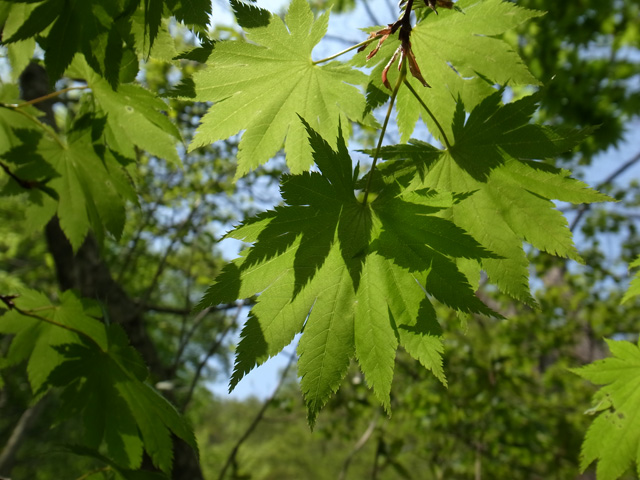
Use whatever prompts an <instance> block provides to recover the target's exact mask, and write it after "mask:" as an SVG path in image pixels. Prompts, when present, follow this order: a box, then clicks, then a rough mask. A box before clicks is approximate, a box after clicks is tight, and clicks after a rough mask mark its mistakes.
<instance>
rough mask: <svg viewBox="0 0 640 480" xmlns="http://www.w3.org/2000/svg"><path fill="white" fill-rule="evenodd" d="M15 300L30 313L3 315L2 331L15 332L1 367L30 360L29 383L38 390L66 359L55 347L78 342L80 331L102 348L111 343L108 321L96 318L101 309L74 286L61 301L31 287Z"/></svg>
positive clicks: (1, 318) (39, 391)
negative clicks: (105, 323)
mask: <svg viewBox="0 0 640 480" xmlns="http://www.w3.org/2000/svg"><path fill="white" fill-rule="evenodd" d="M13 302H14V303H15V305H16V306H17V307H18V308H19V309H20V310H21V311H22V312H26V314H23V313H20V312H19V311H17V310H10V311H8V312H6V313H4V315H2V316H1V317H0V333H3V334H13V335H15V336H14V338H13V339H12V341H11V345H10V347H9V350H8V352H7V355H6V357H5V358H3V359H1V360H0V367H2V368H4V367H7V366H11V365H15V364H18V363H21V362H23V361H25V360H28V363H27V374H28V377H29V383H30V385H31V389H32V390H33V392H34V393H36V394H37V393H41V392H42V390H43V387H44V386H46V385H45V382H46V379H47V377H48V376H49V374H50V373H51V371H53V370H54V369H55V368H56V367H57V366H58V365H60V364H61V363H62V361H63V357H62V356H61V355H60V354H59V353H58V352H57V351H56V350H55V349H54V348H53V347H55V346H58V345H63V344H67V343H71V342H77V341H79V337H78V335H79V334H80V335H83V336H85V337H87V338H90V339H91V340H92V341H93V342H95V343H96V344H97V345H99V346H101V347H102V348H106V347H107V335H106V331H105V328H104V325H103V324H102V323H101V322H99V321H97V320H95V318H93V317H94V316H95V315H96V313H99V312H100V309H99V308H96V306H95V305H92V304H89V303H87V301H86V300H85V299H81V298H79V297H78V296H77V295H76V294H75V293H74V292H72V291H71V290H67V291H66V292H64V293H62V295H61V296H60V304H59V305H54V304H52V303H51V302H50V301H49V299H48V298H47V297H46V296H45V295H43V294H42V293H40V292H36V291H34V290H28V289H23V290H20V291H19V292H18V297H17V298H16V299H14V300H13ZM29 314H32V316H29ZM45 320H46V321H45Z"/></svg>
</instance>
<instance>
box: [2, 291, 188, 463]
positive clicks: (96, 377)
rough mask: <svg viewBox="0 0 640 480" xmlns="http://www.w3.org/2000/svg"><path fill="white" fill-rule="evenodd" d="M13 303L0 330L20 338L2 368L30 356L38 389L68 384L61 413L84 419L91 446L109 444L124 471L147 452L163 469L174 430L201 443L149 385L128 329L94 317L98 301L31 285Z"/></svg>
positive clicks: (34, 387)
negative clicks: (51, 296) (55, 297)
mask: <svg viewBox="0 0 640 480" xmlns="http://www.w3.org/2000/svg"><path fill="white" fill-rule="evenodd" d="M7 301H8V302H9V304H10V305H13V308H12V309H11V310H9V311H8V312H6V313H5V314H4V315H2V316H1V317H0V333H3V334H13V335H15V337H14V338H13V340H12V342H11V345H10V348H9V351H8V354H7V356H6V358H4V359H2V363H0V367H3V368H4V367H6V366H9V365H13V364H16V363H20V362H22V361H25V360H26V361H27V362H28V366H27V371H28V373H29V382H30V384H31V388H32V390H33V391H34V393H36V394H40V393H43V392H44V391H46V390H48V389H49V388H50V387H59V388H63V389H64V390H63V392H62V395H61V402H62V403H61V414H63V416H64V415H66V416H79V417H81V418H82V421H83V423H84V426H85V429H84V444H85V446H87V447H89V448H95V449H98V447H100V446H101V445H104V446H105V448H106V451H107V453H108V456H109V457H110V458H111V459H112V460H113V461H114V462H116V463H117V464H118V465H119V466H120V467H123V468H138V467H139V466H140V464H141V462H142V452H143V449H144V450H146V451H147V453H148V454H149V456H150V457H151V459H152V460H153V463H154V464H155V465H156V466H158V467H159V468H160V469H162V470H163V471H165V472H169V471H170V470H171V466H172V440H171V433H174V434H175V435H177V436H179V437H180V438H182V439H184V440H185V441H186V442H187V443H189V444H190V445H191V446H193V447H194V448H196V444H195V439H194V437H193V434H192V432H191V430H190V429H189V427H188V426H187V425H186V423H185V422H184V420H183V419H182V418H181V417H180V415H179V414H178V412H177V411H176V410H175V409H174V408H173V407H172V406H171V405H170V404H169V403H168V402H167V401H166V400H165V399H164V398H163V397H161V396H160V395H158V394H157V393H156V392H155V391H154V390H153V389H151V387H149V386H148V385H147V384H145V383H144V381H145V380H146V378H147V375H148V372H147V368H146V366H145V365H144V363H143V362H142V359H141V358H140V355H139V354H138V352H137V351H136V350H134V349H133V348H131V347H130V346H129V345H128V339H127V337H126V335H125V334H124V332H123V330H122V329H121V328H120V327H119V326H117V325H112V326H109V327H107V326H106V325H105V324H104V323H102V322H100V321H98V320H97V319H96V318H95V317H98V316H101V310H100V308H99V307H98V306H97V305H95V304H93V303H91V302H88V301H87V300H85V299H81V298H79V297H78V296H76V295H75V294H74V293H73V292H71V291H66V292H64V293H63V294H62V295H61V297H60V304H59V305H55V304H51V302H49V300H48V299H47V298H46V297H45V296H44V295H42V294H41V293H38V292H34V291H31V290H25V291H22V292H20V293H19V295H18V296H17V298H11V299H10V300H7Z"/></svg>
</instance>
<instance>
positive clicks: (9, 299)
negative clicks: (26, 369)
mask: <svg viewBox="0 0 640 480" xmlns="http://www.w3.org/2000/svg"><path fill="white" fill-rule="evenodd" d="M15 298H17V296H16V295H0V301H2V303H4V304H5V306H6V307H7V308H8V309H9V310H15V311H16V312H18V313H19V314H20V315H24V316H25V317H29V318H34V319H36V320H40V321H41V322H45V323H49V324H51V325H55V326H56V327H60V328H64V329H65V330H68V331H70V332H73V333H76V334H78V335H80V336H81V337H83V338H86V339H87V340H89V341H90V342H91V343H93V344H94V345H95V346H96V347H98V349H99V350H100V351H102V347H101V346H100V344H98V342H96V341H95V340H94V339H93V337H91V336H90V335H88V334H87V333H86V332H83V331H82V330H80V329H77V328H74V327H71V326H69V325H65V324H64V323H60V322H56V321H55V320H52V319H50V318H47V317H43V316H41V315H37V314H36V313H34V312H36V311H43V310H55V309H57V308H58V307H56V306H54V305H48V306H44V307H38V308H35V309H33V310H23V309H21V308H20V307H18V306H17V305H16V304H15V303H14V302H13V300H14V299H15Z"/></svg>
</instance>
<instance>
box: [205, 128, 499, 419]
mask: <svg viewBox="0 0 640 480" xmlns="http://www.w3.org/2000/svg"><path fill="white" fill-rule="evenodd" d="M305 126H306V129H307V131H308V135H309V140H310V145H311V147H312V149H313V158H314V160H315V163H316V165H318V168H319V169H320V172H313V173H303V174H302V175H290V176H286V177H285V178H284V179H283V181H282V187H281V191H282V196H283V198H284V200H285V202H286V204H285V205H284V206H281V207H277V208H276V209H275V210H273V211H270V212H266V213H264V214H261V215H259V216H257V217H256V218H253V219H250V220H248V221H246V222H245V223H243V224H242V225H241V226H239V227H238V228H236V229H235V230H233V231H232V232H230V233H229V234H228V236H229V237H232V238H236V239H239V240H244V241H248V242H253V243H254V246H253V247H252V248H250V249H249V250H247V251H246V252H245V253H244V255H243V257H241V258H240V259H238V260H237V261H235V262H233V263H231V264H230V265H228V266H227V267H226V268H225V269H224V270H223V272H222V273H221V274H220V276H219V277H218V278H217V280H216V283H215V284H214V285H213V286H212V287H211V288H210V289H209V290H208V291H207V294H206V295H205V297H204V299H203V300H202V302H201V304H200V306H201V307H205V306H208V305H215V304H218V303H222V302H228V301H234V300H235V299H236V298H247V297H250V296H253V295H255V294H257V293H260V296H259V297H258V302H257V304H256V306H255V307H253V309H252V311H251V316H250V318H249V320H248V322H247V324H246V326H245V327H244V329H243V331H242V334H241V337H242V340H241V342H240V344H239V346H238V350H237V359H236V364H235V369H234V373H233V377H232V379H231V387H232V388H233V387H234V386H235V385H236V383H237V382H238V381H239V380H240V379H241V378H242V377H243V376H244V375H245V374H246V373H247V372H249V371H250V370H251V369H252V368H253V367H255V366H256V365H259V364H261V363H262V362H264V361H265V360H266V359H267V358H269V357H271V356H273V355H275V354H277V353H278V352H280V350H282V348H284V347H285V346H286V345H288V344H289V343H290V342H291V341H292V340H293V337H294V336H295V335H296V334H297V333H299V332H301V331H303V335H302V338H301V340H300V346H299V354H300V359H299V361H298V374H299V376H300V377H302V380H301V388H302V391H303V393H304V396H305V400H306V403H307V406H308V409H309V420H310V422H311V424H313V423H314V421H315V418H316V415H317V413H318V411H319V410H320V408H321V407H322V406H323V405H324V404H325V403H326V401H327V399H328V398H329V396H330V395H331V393H332V392H335V391H336V390H337V388H338V386H339V385H340V382H341V381H342V379H343V377H344V375H345V374H346V372H347V368H348V366H349V362H350V360H351V358H352V357H353V356H354V355H355V356H356V357H357V359H358V362H359V364H360V366H361V368H362V370H363V372H364V374H365V377H366V379H367V381H368V383H369V384H370V385H371V386H372V387H373V390H374V392H375V394H376V396H377V397H378V399H379V400H380V401H381V403H382V404H383V405H384V406H385V408H386V409H389V392H390V390H391V380H392V378H393V365H394V361H395V354H396V347H397V345H398V343H400V344H401V345H402V346H403V347H404V348H405V349H406V350H407V351H409V353H411V354H412V355H413V356H415V357H416V358H417V359H418V360H420V361H421V362H422V364H423V365H424V366H425V367H426V368H429V369H430V370H432V371H433V372H434V373H435V374H436V376H437V377H438V378H440V379H441V380H443V381H444V376H443V372H442V360H441V356H440V354H441V351H442V346H441V341H440V339H439V338H438V337H439V333H440V329H439V327H438V326H437V325H438V324H437V321H436V318H435V311H434V309H433V307H432V306H431V303H430V302H429V300H428V298H427V297H426V295H425V291H426V292H427V293H429V294H430V295H433V297H434V298H436V299H437V300H439V301H441V302H443V303H445V304H446V305H449V306H450V307H451V308H455V309H457V310H459V311H461V312H467V313H483V314H486V315H497V314H494V312H492V311H491V309H489V308H488V307H487V306H486V305H484V304H483V303H482V302H481V301H480V300H479V299H478V298H477V297H476V296H475V295H474V293H473V290H472V289H471V286H470V285H469V284H468V282H467V279H466V277H465V276H464V275H463V274H462V273H461V272H460V271H459V270H458V269H457V268H456V266H455V263H454V262H453V260H452V258H473V259H481V258H486V257H492V256H493V255H492V254H491V253H490V252H488V251H487V250H485V249H484V248H482V247H481V246H480V245H479V244H478V243H477V242H476V241H475V240H474V239H473V238H471V237H470V236H469V235H467V234H466V233H465V232H464V231H463V230H462V229H461V228H459V227H457V226H456V225H454V224H453V223H452V222H450V221H448V220H445V219H442V218H439V217H437V216H435V214H436V213H437V212H439V211H441V210H442V209H443V208H446V207H450V206H451V205H452V204H453V203H455V202H456V201H457V199H456V198H455V197H454V196H453V195H451V194H445V195H435V194H434V192H432V191H429V190H426V189H424V190H408V191H405V192H403V191H400V190H398V187H397V184H396V183H395V182H391V183H390V184H389V185H385V186H384V187H383V188H382V189H381V190H380V191H379V192H378V196H377V198H376V199H375V201H373V202H371V203H370V204H367V205H364V204H363V203H362V202H360V201H358V199H357V198H356V195H355V190H356V188H357V185H356V183H357V169H356V170H355V171H354V170H353V169H352V161H351V157H350V156H349V153H348V151H347V149H346V145H345V141H344V138H343V137H342V136H341V135H340V136H339V137H338V141H337V144H338V150H337V152H336V151H333V150H332V148H331V146H330V145H329V144H328V143H327V142H326V141H325V140H324V139H323V138H322V137H321V136H320V134H318V133H317V132H315V131H314V130H312V129H311V127H310V126H309V125H308V124H306V123H305Z"/></svg>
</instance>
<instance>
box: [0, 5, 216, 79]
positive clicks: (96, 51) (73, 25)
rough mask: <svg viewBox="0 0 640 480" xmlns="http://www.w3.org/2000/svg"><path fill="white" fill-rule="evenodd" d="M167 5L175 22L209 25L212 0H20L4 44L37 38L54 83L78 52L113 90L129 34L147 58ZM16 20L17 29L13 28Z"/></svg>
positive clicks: (126, 56) (128, 50)
mask: <svg viewBox="0 0 640 480" xmlns="http://www.w3.org/2000/svg"><path fill="white" fill-rule="evenodd" d="M21 3H27V4H28V5H21ZM31 4H33V5H31ZM165 7H167V8H168V11H169V12H170V13H171V14H173V15H174V16H175V17H176V18H177V19H178V20H179V21H182V22H184V23H187V24H190V25H193V26H197V27H199V29H200V30H202V29H204V28H205V27H206V26H207V24H208V23H209V14H210V13H211V2H208V1H207V0H163V1H157V0H154V1H151V0H144V2H141V1H140V0H92V1H71V0H42V1H37V0H36V1H32V0H22V1H20V0H19V1H18V2H16V4H15V5H13V6H12V9H11V11H10V15H9V18H10V20H11V21H12V22H11V23H10V25H9V26H10V28H9V30H5V35H4V39H3V43H6V44H14V43H16V42H20V41H28V42H32V43H33V42H34V40H33V37H35V36H36V35H39V36H40V37H39V43H40V45H41V46H42V47H43V48H44V50H45V55H44V62H45V66H46V68H47V72H48V73H49V76H50V77H51V79H52V80H57V79H58V78H60V76H61V75H62V74H63V73H64V71H65V70H66V68H67V67H68V66H69V65H70V64H71V61H72V60H73V57H74V55H75V54H76V53H82V54H83V55H84V56H85V58H86V59H87V63H88V64H89V65H91V68H92V69H93V70H94V71H95V72H96V73H97V74H99V75H101V76H103V77H104V78H105V79H106V80H107V82H108V83H109V84H110V85H111V87H112V88H113V89H116V88H117V87H118V85H119V83H120V77H121V70H122V67H123V66H126V65H127V64H128V63H129V61H130V58H129V57H130V53H131V48H130V47H129V46H128V44H129V43H130V40H131V35H132V34H133V35H134V36H137V37H138V38H137V39H136V40H138V42H137V43H138V44H139V45H142V46H143V49H145V50H146V51H147V55H148V53H150V52H151V51H152V47H153V46H154V42H155V41H156V39H157V38H158V37H159V35H161V34H163V33H165V32H163V29H162V26H163V25H162V20H163V18H162V17H163V9H164V8H165ZM138 13H140V15H139V16H140V17H141V19H142V20H141V23H142V36H141V38H140V35H136V33H137V32H136V23H140V22H137V21H136V18H134V17H136V16H138ZM19 20H22V21H21V23H20V25H16V26H15V27H14V25H15V22H16V21H19ZM166 36H168V32H166ZM32 43H29V44H23V45H22V48H25V49H27V50H28V49H29V48H30V47H31V45H32ZM21 70H22V69H20V70H19V71H21Z"/></svg>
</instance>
